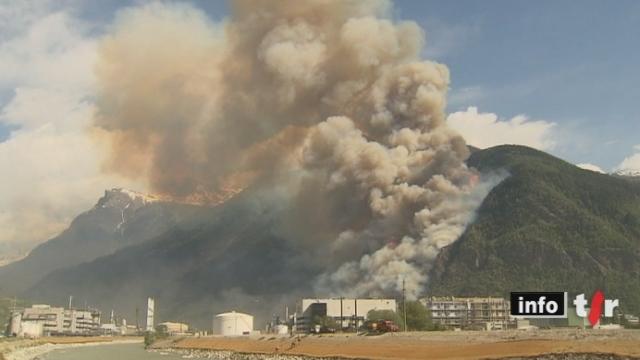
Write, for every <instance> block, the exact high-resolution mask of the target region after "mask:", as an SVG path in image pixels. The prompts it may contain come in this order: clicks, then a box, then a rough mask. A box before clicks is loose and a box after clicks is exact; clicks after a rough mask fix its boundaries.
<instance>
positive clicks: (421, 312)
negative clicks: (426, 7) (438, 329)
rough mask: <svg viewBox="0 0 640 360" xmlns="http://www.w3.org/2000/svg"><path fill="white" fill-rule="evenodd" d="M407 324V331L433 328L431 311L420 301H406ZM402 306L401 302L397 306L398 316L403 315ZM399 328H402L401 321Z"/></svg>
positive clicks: (403, 327)
mask: <svg viewBox="0 0 640 360" xmlns="http://www.w3.org/2000/svg"><path fill="white" fill-rule="evenodd" d="M406 306H407V309H406V313H407V324H406V330H408V331H425V330H433V324H432V321H431V312H430V311H429V309H427V308H426V306H424V305H423V304H422V303H421V302H420V301H407V303H406ZM404 311H405V310H404V308H403V304H402V303H401V304H400V306H399V307H398V314H399V315H400V317H401V318H402V317H404ZM401 324H402V325H401V328H402V329H403V330H404V329H405V326H404V322H401Z"/></svg>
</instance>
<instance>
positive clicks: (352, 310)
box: [295, 298, 396, 332]
mask: <svg viewBox="0 0 640 360" xmlns="http://www.w3.org/2000/svg"><path fill="white" fill-rule="evenodd" d="M300 309H301V310H302V316H299V317H297V318H296V320H295V328H296V330H297V331H300V332H308V331H309V330H310V327H311V325H312V323H313V321H314V319H315V318H317V317H328V318H331V319H332V320H334V321H336V323H337V324H338V326H339V327H340V325H342V326H341V327H342V329H346V328H358V327H360V326H362V325H363V324H364V322H365V321H366V320H367V314H368V313H369V311H371V310H391V311H396V301H395V299H346V298H333V299H302V301H301V304H300Z"/></svg>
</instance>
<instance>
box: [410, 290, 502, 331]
mask: <svg viewBox="0 0 640 360" xmlns="http://www.w3.org/2000/svg"><path fill="white" fill-rule="evenodd" d="M421 302H422V303H423V304H424V305H425V306H426V307H427V308H428V309H429V310H430V311H431V317H432V319H433V322H434V323H438V324H440V325H442V326H444V327H447V328H454V329H476V330H504V329H507V328H508V327H510V326H512V325H513V324H514V321H513V319H511V317H510V315H509V313H510V303H509V301H508V300H505V299H503V298H497V297H453V296H442V297H429V298H426V299H422V300H421Z"/></svg>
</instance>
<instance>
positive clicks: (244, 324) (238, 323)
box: [213, 311, 253, 336]
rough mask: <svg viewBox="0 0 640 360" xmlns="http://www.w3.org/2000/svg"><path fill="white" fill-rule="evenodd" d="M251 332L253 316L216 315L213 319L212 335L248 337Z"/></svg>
mask: <svg viewBox="0 0 640 360" xmlns="http://www.w3.org/2000/svg"><path fill="white" fill-rule="evenodd" d="M251 332H253V316H251V315H248V314H243V313H239V312H235V311H232V312H227V313H222V314H218V315H216V316H215V317H214V318H213V334H214V335H222V336H242V335H250V334H251Z"/></svg>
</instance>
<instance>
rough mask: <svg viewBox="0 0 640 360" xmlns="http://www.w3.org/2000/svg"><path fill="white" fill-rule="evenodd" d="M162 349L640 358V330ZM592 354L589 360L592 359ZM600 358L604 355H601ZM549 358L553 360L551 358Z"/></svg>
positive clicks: (189, 343) (221, 343)
mask: <svg viewBox="0 0 640 360" xmlns="http://www.w3.org/2000/svg"><path fill="white" fill-rule="evenodd" d="M155 347H156V348H165V349H168V348H170V349H173V350H176V351H189V350H192V351H233V352H237V353H252V354H266V355H275V354H278V355H289V356H291V357H292V358H295V357H300V356H301V357H319V358H359V359H362V358H365V359H479V358H482V359H488V358H489V359H497V358H522V357H532V356H540V355H543V354H560V353H561V354H572V355H569V356H562V357H563V358H564V357H568V358H574V357H576V354H585V356H586V357H587V358H591V357H592V356H593V357H598V358H607V359H614V358H618V357H620V358H622V357H624V358H639V359H640V331H637V330H574V329H553V330H535V331H500V332H428V333H396V334H385V335H381V336H356V335H354V334H351V335H347V334H336V335H323V336H301V337H300V338H299V340H298V338H296V337H278V336H273V335H264V336H254V337H235V338H233V337H227V338H224V337H202V338H183V339H171V340H167V341H164V342H161V343H156V345H155ZM587 354H588V355H587ZM596 354H598V355H596ZM545 358H551V357H549V356H545Z"/></svg>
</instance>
